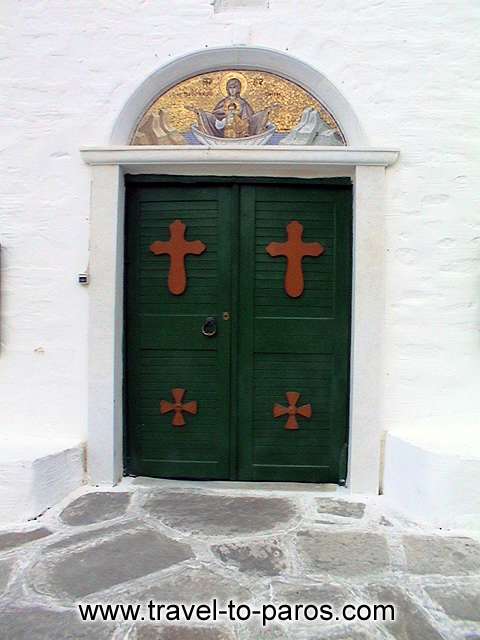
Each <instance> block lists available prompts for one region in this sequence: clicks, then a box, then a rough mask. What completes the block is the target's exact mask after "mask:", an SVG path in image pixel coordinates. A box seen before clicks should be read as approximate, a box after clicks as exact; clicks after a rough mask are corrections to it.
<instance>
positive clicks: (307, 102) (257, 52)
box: [110, 47, 367, 147]
mask: <svg viewBox="0 0 480 640" xmlns="http://www.w3.org/2000/svg"><path fill="white" fill-rule="evenodd" d="M230 71H231V72H232V73H231V75H232V76H239V77H240V80H241V82H240V83H239V93H238V95H239V96H241V92H242V91H243V90H244V85H245V84H246V83H248V82H249V81H251V80H252V78H254V74H259V75H260V76H262V77H263V78H264V79H265V81H266V83H267V84H268V83H269V82H270V84H271V83H272V82H275V81H276V82H277V85H276V87H277V89H278V87H280V92H282V91H283V92H286V93H287V94H288V92H290V95H291V96H292V97H293V98H294V100H293V101H292V100H290V101H289V100H287V102H288V103H289V105H291V104H293V102H298V104H299V105H300V106H301V109H300V111H298V109H297V113H296V115H297V116H298V117H299V120H298V123H300V121H302V122H303V121H304V120H305V115H306V116H307V119H308V122H307V126H306V127H304V131H308V130H309V129H310V128H311V126H312V123H313V125H315V120H314V117H317V118H318V115H317V114H320V115H321V118H318V120H319V122H320V123H321V129H322V131H325V132H326V135H323V136H322V137H319V136H317V138H316V142H314V143H311V142H308V141H307V142H305V141H304V140H310V138H308V136H307V137H306V138H305V137H303V138H302V136H296V141H295V142H293V143H294V144H317V145H318V144H319V145H323V144H328V145H330V144H339V145H349V146H355V147H360V146H364V145H366V144H367V140H366V136H365V133H364V131H363V128H362V127H361V125H360V122H359V121H358V118H357V117H356V115H355V112H354V110H353V109H352V107H351V105H350V104H349V102H348V101H347V100H346V98H345V97H344V96H343V95H342V93H341V92H340V91H339V90H338V89H337V88H336V86H335V85H334V84H333V83H332V82H330V80H328V79H327V78H326V77H325V76H324V75H323V74H322V73H320V72H319V71H318V70H316V69H315V68H313V67H312V66H310V65H308V64H306V63H304V62H302V61H301V60H298V59H296V58H293V57H292V56H289V55H286V54H284V53H282V52H279V51H274V50H271V49H263V48H257V47H222V48H213V49H206V50H202V51H197V52H194V53H190V54H188V55H185V56H182V57H179V58H177V59H175V60H173V61H172V62H170V63H168V64H166V65H164V66H162V67H160V68H159V69H157V70H156V71H155V72H154V73H152V74H151V75H150V76H148V77H147V78H146V79H145V80H144V82H143V83H142V84H141V85H140V86H139V87H138V88H137V90H136V91H135V92H134V93H133V94H132V95H131V96H130V98H129V99H128V101H127V102H126V104H125V105H124V107H123V109H122V111H121V112H120V114H119V116H118V118H117V120H116V122H115V125H114V127H113V130H112V134H111V138H110V143H111V144H113V145H129V144H132V143H133V144H159V142H157V141H156V140H155V136H154V138H152V136H151V135H149V131H152V129H153V130H154V131H156V132H158V131H161V132H166V134H167V137H165V138H164V141H163V144H189V143H190V144H192V143H193V144H198V143H203V144H212V143H213V144H216V143H219V144H223V143H228V142H230V141H235V142H238V141H239V139H240V138H239V136H243V142H244V143H250V144H272V143H277V144H278V143H280V144H281V143H282V142H281V139H282V137H283V139H284V140H285V141H286V142H290V141H291V140H292V136H294V137H295V133H292V134H291V135H290V138H288V139H287V138H286V137H285V135H286V133H287V131H286V129H285V126H284V127H283V131H282V127H281V124H282V123H281V122H279V120H280V121H281V120H282V117H283V120H285V112H286V109H285V108H284V109H283V110H282V109H281V108H280V115H279V116H276V115H275V111H274V112H272V113H273V115H272V113H269V114H267V115H268V116H269V117H268V118H267V116H265V117H264V116H263V115H262V109H263V107H259V106H258V104H255V99H254V101H253V102H252V100H251V98H250V95H251V92H250V95H249V94H247V97H248V100H250V102H252V105H253V108H252V106H250V102H249V101H248V100H243V99H242V100H240V102H241V104H240V108H239V104H238V103H239V101H237V102H235V101H234V100H233V99H230V97H229V95H228V93H226V91H225V89H226V84H227V83H226V77H227V76H228V73H226V72H230ZM202 81H203V82H204V83H207V85H206V86H207V87H208V82H210V83H212V82H213V83H216V87H217V91H216V93H218V95H217V97H216V98H215V100H213V102H212V99H210V103H211V106H209V107H208V108H207V107H205V106H204V104H203V103H202V104H201V105H200V109H201V111H200V114H199V113H198V112H197V113H195V117H194V115H193V112H192V122H194V121H196V120H197V119H198V122H195V124H194V126H193V127H192V126H191V123H189V124H188V133H186V130H185V131H180V132H179V131H178V129H176V127H175V126H174V125H175V124H178V118H177V119H176V118H175V115H176V114H175V113H173V126H172V123H171V115H172V113H170V114H168V113H166V111H165V110H163V109H159V108H158V106H159V105H160V107H162V106H164V105H165V104H167V105H169V106H171V105H172V96H175V95H177V96H178V95H180V94H181V93H182V89H181V88H182V86H187V85H188V84H189V85H190V86H192V83H193V84H195V83H196V86H199V83H200V82H202ZM211 86H213V85H211ZM272 86H273V85H272ZM175 92H177V93H176V94H175ZM219 92H220V93H219ZM199 93H200V92H199V91H197V94H199ZM257 93H259V92H258V91H257ZM273 93H274V92H272V91H270V92H268V93H267V94H265V100H266V102H268V96H273V99H274V97H275V96H274V95H273ZM210 94H211V95H212V96H214V95H215V91H214V92H213V93H212V92H211V91H210ZM221 95H223V96H226V97H227V98H228V99H229V102H228V104H227V103H226V102H225V106H226V107H227V106H228V109H226V110H227V112H228V113H229V114H231V117H230V118H229V119H226V118H222V119H221V120H220V121H218V120H216V119H215V118H212V114H211V113H210V112H209V110H210V111H211V110H212V109H213V108H214V105H215V102H217V101H218V97H220V96H221ZM234 97H235V96H234ZM273 99H272V100H270V102H273ZM204 102H205V101H204ZM232 102H233V106H232V104H231V103H232ZM281 102H282V101H281V100H280V103H281ZM177 103H178V102H177ZM257 103H258V100H257ZM186 104H187V103H185V105H186ZM242 104H243V105H244V106H243V107H242ZM189 106H190V105H189ZM192 106H193V107H194V108H195V107H196V105H192ZM235 108H236V109H237V110H235ZM203 109H205V110H203ZM242 109H243V110H242ZM257 109H258V111H257ZM246 110H248V111H246ZM302 110H303V114H305V115H304V117H303V120H302V118H301V117H300V116H301V115H302V113H301V111H302ZM309 110H310V111H313V112H314V113H310V114H309ZM287 111H288V112H289V114H288V115H289V116H290V120H291V119H292V117H293V116H292V113H291V111H292V109H291V108H290V107H289V108H288V110H287ZM153 112H155V114H158V113H160V116H161V117H160V120H159V119H158V117H157V118H156V120H155V121H154V122H153V126H152V119H151V118H150V120H149V121H147V116H148V115H149V114H150V113H153ZM253 112H256V113H254V115H253V116H252V117H251V119H250V130H248V125H245V124H244V123H245V121H246V120H245V119H244V120H242V119H240V118H238V119H237V122H238V123H239V127H240V128H242V127H243V130H242V132H241V133H238V131H239V129H238V128H237V129H235V128H234V127H235V125H234V122H235V114H236V113H237V114H241V115H243V116H244V115H245V114H246V113H250V114H252V113H253ZM182 113H183V114H186V113H187V112H186V111H185V109H184V108H182ZM164 114H166V116H168V118H169V122H168V123H167V122H166V121H165V122H164V121H163V119H162V115H164ZM184 119H185V118H184ZM267 120H268V122H267ZM270 120H271V121H273V122H275V121H277V124H280V126H277V127H276V128H277V131H276V132H274V131H273V129H275V126H273V127H272V125H271V124H270ZM262 122H263V125H264V126H263V128H262V124H261V123H262ZM225 123H227V126H225ZM229 123H232V124H231V126H230V124H229ZM325 123H326V125H327V126H326V127H325ZM146 125H148V126H146ZM216 125H217V126H220V127H222V128H221V129H219V131H218V135H217V128H216ZM245 126H247V129H246V130H245ZM296 130H298V127H297V128H296V129H295V131H296ZM171 131H173V132H174V133H173V134H170V133H169V132H171ZM292 132H294V129H292ZM177 134H180V135H177ZM331 134H334V136H332V135H331ZM160 135H163V134H160ZM180 136H182V137H183V141H182V139H181V137H180ZM232 138H233V139H235V140H232ZM325 140H326V142H325Z"/></svg>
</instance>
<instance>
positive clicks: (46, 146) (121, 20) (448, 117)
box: [0, 0, 480, 441]
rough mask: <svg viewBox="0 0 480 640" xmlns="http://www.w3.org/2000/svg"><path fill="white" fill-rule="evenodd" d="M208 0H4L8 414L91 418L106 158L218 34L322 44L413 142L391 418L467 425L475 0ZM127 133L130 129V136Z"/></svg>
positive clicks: (391, 261)
mask: <svg viewBox="0 0 480 640" xmlns="http://www.w3.org/2000/svg"><path fill="white" fill-rule="evenodd" d="M269 5H270V8H269V9H264V10H255V11H253V10H252V11H250V10H243V11H242V10H237V11H225V12H220V13H217V14H214V12H213V8H212V6H211V4H210V1H209V0H183V1H182V2H181V3H180V2H179V3H168V10H166V6H165V3H162V2H160V3H157V2H155V3H143V2H140V1H136V0H121V1H115V2H113V1H111V2H110V1H107V2H103V3H98V2H97V1H96V0H86V1H85V2H82V3H75V5H74V6H73V5H71V4H66V3H51V2H43V1H38V2H31V3H18V2H16V1H14V0H5V1H4V2H3V3H2V8H1V20H2V27H3V29H2V45H1V47H2V55H1V56H0V83H1V89H0V95H1V96H2V119H1V121H0V140H1V147H0V163H1V168H2V181H1V183H0V190H1V198H0V223H1V224H0V242H1V243H2V247H3V248H2V306H1V327H0V336H1V342H2V349H1V354H0V396H1V398H2V402H1V403H0V432H2V433H7V434H11V433H15V434H16V435H18V436H19V437H28V436H41V437H46V438H54V437H57V436H58V437H62V438H63V437H67V438H71V439H72V440H75V441H78V440H81V439H85V437H86V433H87V386H88V378H87V317H88V315H87V314H88V296H89V295H90V294H89V291H88V289H82V288H81V287H79V286H78V285H77V284H76V274H77V273H78V272H79V271H84V270H85V269H86V268H87V265H88V260H89V250H88V233H89V210H90V208H89V207H90V202H89V198H90V195H89V192H90V174H89V172H90V169H89V168H88V167H86V166H85V165H84V164H83V163H82V161H81V158H80V155H79V153H78V149H79V147H80V146H82V145H88V144H110V143H111V142H112V131H115V123H118V122H119V116H120V114H121V113H122V111H123V110H124V108H125V105H126V104H127V103H128V101H129V99H130V98H131V96H133V95H135V92H136V91H137V89H138V87H139V86H141V85H142V83H143V82H144V80H145V78H147V77H148V76H149V75H150V74H152V73H154V72H155V71H156V70H158V69H159V68H160V67H161V66H163V65H164V64H165V63H166V62H167V61H168V60H172V59H174V58H177V57H180V56H183V55H186V54H188V53H189V52H191V51H195V50H200V49H206V48H210V47H215V46H231V45H242V46H260V47H265V48H271V49H275V50H280V51H283V52H285V53H286V54H289V55H291V56H292V57H294V58H296V59H299V60H303V61H305V62H306V63H307V64H308V65H310V66H311V67H313V68H315V69H317V70H318V71H320V72H321V73H322V74H324V75H325V76H326V77H328V78H329V79H330V80H331V81H332V83H333V84H334V85H335V86H336V87H337V88H338V89H340V90H341V92H342V94H343V95H344V96H345V98H346V100H347V101H348V103H349V104H350V105H352V107H353V110H354V112H355V113H356V115H357V117H358V120H359V121H360V122H361V123H362V126H363V129H364V130H365V133H366V136H367V138H368V140H369V142H370V144H371V145H373V146H376V145H381V146H386V147H392V148H400V149H401V150H402V160H401V162H400V163H398V164H397V165H395V166H394V167H392V168H390V169H388V171H387V175H386V192H385V203H384V206H385V209H384V211H385V216H384V224H385V270H384V273H385V278H386V289H385V294H386V307H385V322H384V327H383V334H382V345H381V346H382V350H383V361H382V364H381V371H380V379H381V382H382V384H381V385H380V386H379V389H378V392H379V394H380V395H381V400H382V403H381V406H382V409H381V412H382V414H381V417H382V421H383V424H384V426H385V429H389V428H392V427H394V428H395V429H396V430H399V429H400V430H401V429H403V428H405V427H408V428H409V429H411V428H414V429H418V430H422V429H427V428H428V429H430V428H431V429H434V430H435V431H436V432H438V433H439V434H443V435H446V434H450V433H452V432H455V430H456V429H457V427H458V426H461V427H462V430H461V432H462V434H463V435H462V437H464V438H468V433H469V432H472V433H473V432H474V431H476V429H477V427H476V422H477V416H478V415H479V413H480V411H479V410H480V394H478V388H479V382H480V375H479V374H480V357H479V356H480V353H479V350H480V344H479V339H478V323H479V298H480V278H479V248H480V223H479V222H478V210H479V197H480V195H479V194H480V191H479V190H478V188H477V186H478V182H479V177H480V176H479V174H480V168H479V164H478V157H480V148H479V147H480V143H479V142H478V141H479V140H480V136H479V127H480V125H479V122H478V118H477V113H476V111H477V109H476V104H477V96H478V93H479V82H480V81H479V78H478V74H477V73H476V69H477V67H478V64H477V61H478V49H479V44H478V37H477V36H478V33H477V32H478V29H477V28H476V24H478V17H479V7H478V6H477V5H476V4H474V3H471V2H460V3H458V2H453V1H450V0H448V1H445V2H440V3H439V2H437V1H434V0H421V2H415V3H411V2H407V1H406V0H393V1H392V2H388V3H381V2H380V3H379V2H378V1H377V0H355V2H353V3H352V2H338V0H335V1H333V0H322V1H321V2H320V1H319V2H311V1H310V0H308V1H307V0H299V1H298V2H295V3H293V2H291V1H287V0H271V1H270V3H269ZM116 142H118V140H116Z"/></svg>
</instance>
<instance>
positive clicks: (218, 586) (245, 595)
mask: <svg viewBox="0 0 480 640" xmlns="http://www.w3.org/2000/svg"><path fill="white" fill-rule="evenodd" d="M127 593H128V597H129V599H132V598H134V599H135V601H136V602H147V603H148V602H150V600H152V601H153V602H154V603H167V602H168V603H173V604H177V603H178V604H181V603H183V604H188V605H190V604H198V603H206V604H210V603H211V602H212V600H213V599H216V600H217V602H218V603H219V604H223V603H225V602H228V600H230V599H232V600H233V601H234V602H246V601H248V600H251V599H252V596H253V593H252V592H251V591H250V590H249V588H247V587H244V586H242V585H241V584H240V583H239V582H238V581H237V580H235V578H232V576H228V577H227V576H223V575H220V574H219V573H217V572H214V571H210V570H209V569H206V568H204V567H186V568H184V569H183V570H182V571H181V572H176V573H174V574H170V575H165V576H157V577H156V579H155V584H152V585H151V586H148V587H140V588H135V587H133V589H132V590H127Z"/></svg>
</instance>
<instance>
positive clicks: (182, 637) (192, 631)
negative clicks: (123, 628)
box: [135, 625, 235, 640]
mask: <svg viewBox="0 0 480 640" xmlns="http://www.w3.org/2000/svg"><path fill="white" fill-rule="evenodd" d="M136 634H137V635H136V638H135V640H235V636H234V635H233V632H232V631H230V630H228V629H225V628H219V627H186V626H180V625H176V626H168V627H158V626H153V625H146V626H141V627H139V628H138V629H137V630H136Z"/></svg>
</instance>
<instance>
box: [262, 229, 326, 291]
mask: <svg viewBox="0 0 480 640" xmlns="http://www.w3.org/2000/svg"><path fill="white" fill-rule="evenodd" d="M302 235H303V225H302V224H301V223H300V222H298V220H293V221H292V222H289V223H288V224H287V242H270V244H269V245H267V247H266V249H265V250H266V252H267V253H268V255H270V256H272V257H276V256H285V257H286V258H287V268H286V271H285V285H284V286H285V291H286V292H287V294H288V295H289V296H290V297H291V298H298V297H299V296H301V295H302V293H303V289H304V279H303V267H302V260H303V258H304V257H305V256H314V257H317V256H321V255H322V253H325V247H324V246H322V245H321V244H320V243H319V242H303V240H302Z"/></svg>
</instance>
